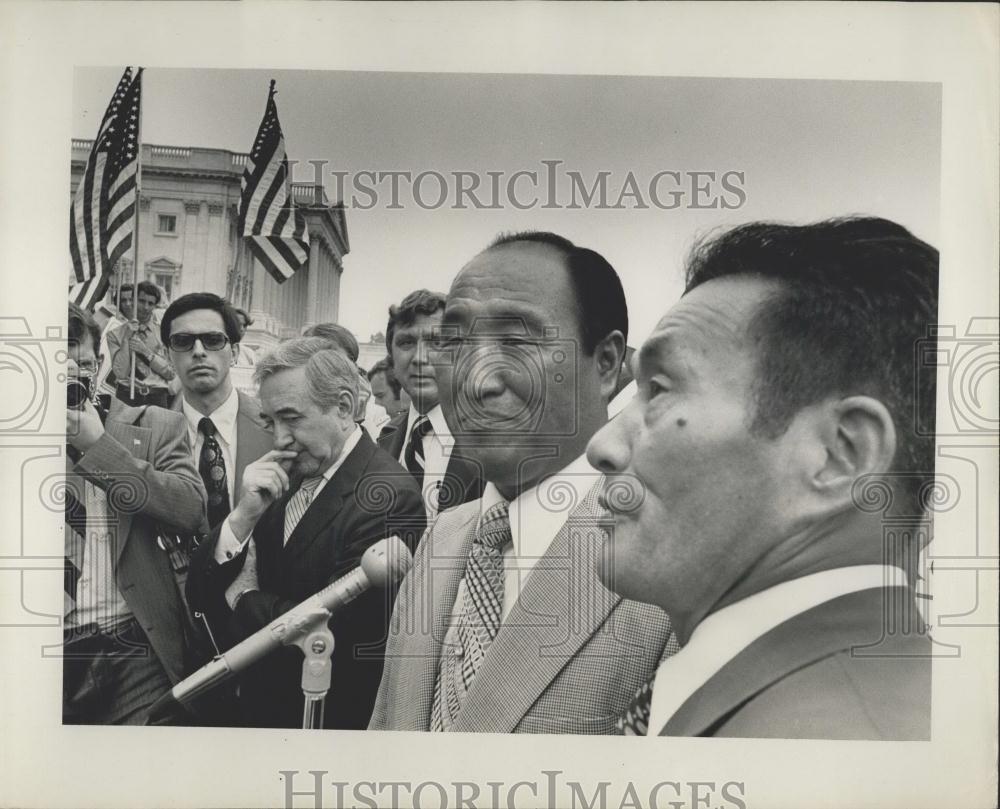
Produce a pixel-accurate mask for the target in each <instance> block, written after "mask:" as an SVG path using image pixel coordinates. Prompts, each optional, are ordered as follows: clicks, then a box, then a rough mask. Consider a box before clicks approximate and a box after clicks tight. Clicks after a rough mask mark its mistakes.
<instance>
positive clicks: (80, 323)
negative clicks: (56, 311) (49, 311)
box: [66, 301, 101, 354]
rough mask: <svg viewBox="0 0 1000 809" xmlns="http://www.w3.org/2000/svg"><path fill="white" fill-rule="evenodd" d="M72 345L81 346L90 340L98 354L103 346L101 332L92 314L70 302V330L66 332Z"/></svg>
mask: <svg viewBox="0 0 1000 809" xmlns="http://www.w3.org/2000/svg"><path fill="white" fill-rule="evenodd" d="M66 335H67V340H68V342H69V343H70V345H79V344H80V343H81V342H82V341H83V340H86V339H88V338H89V339H90V342H91V347H92V348H93V349H94V353H95V354H96V353H97V351H98V350H99V348H100V345H101V330H100V328H99V327H98V325H97V323H95V322H94V318H93V317H91V314H90V312H88V311H87V310H86V309H81V308H80V307H79V306H77V305H76V304H75V303H73V301H70V302H69V328H68V329H67V330H66Z"/></svg>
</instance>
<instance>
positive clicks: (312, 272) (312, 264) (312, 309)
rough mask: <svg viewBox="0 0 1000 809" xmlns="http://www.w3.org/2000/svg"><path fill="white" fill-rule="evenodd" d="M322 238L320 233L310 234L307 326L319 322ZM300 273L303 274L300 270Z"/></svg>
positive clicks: (307, 268) (307, 267) (307, 269)
mask: <svg viewBox="0 0 1000 809" xmlns="http://www.w3.org/2000/svg"><path fill="white" fill-rule="evenodd" d="M319 242H320V236H319V234H318V233H310V234H309V264H308V265H307V266H306V268H305V270H306V272H308V273H309V275H308V276H307V283H308V291H307V292H306V319H305V324H304V325H306V326H315V325H316V324H317V323H318V322H319V321H318V320H317V319H316V312H317V306H318V304H319V275H320V273H321V272H322V267H320V243H319ZM299 272H302V271H301V270H299Z"/></svg>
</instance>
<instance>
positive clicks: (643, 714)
mask: <svg viewBox="0 0 1000 809" xmlns="http://www.w3.org/2000/svg"><path fill="white" fill-rule="evenodd" d="M655 678H656V672H653V675H652V676H651V677H650V678H649V679H648V680H646V681H645V682H644V683H643V684H642V685H640V686H639V690H638V691H636V692H635V696H634V697H632V701H631V702H629V704H628V708H626V709H625V713H623V714H622V715H621V716H620V717H618V721H617V722H615V728H617V730H618V732H619V733H620V734H621V735H622V736H645V735H646V733H647V732H648V731H649V707H650V705H651V704H652V702H653V680H654V679H655Z"/></svg>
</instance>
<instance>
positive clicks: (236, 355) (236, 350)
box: [229, 343, 240, 367]
mask: <svg viewBox="0 0 1000 809" xmlns="http://www.w3.org/2000/svg"><path fill="white" fill-rule="evenodd" d="M230 348H232V352H233V358H232V359H231V360H230V361H229V366H230V367H233V366H235V365H236V363H237V362H239V360H240V344H239V343H233V344H232V346H230Z"/></svg>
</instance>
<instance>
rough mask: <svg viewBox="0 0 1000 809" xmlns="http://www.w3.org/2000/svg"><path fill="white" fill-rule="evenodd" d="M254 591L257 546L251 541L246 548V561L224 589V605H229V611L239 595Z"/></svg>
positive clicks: (255, 587) (256, 587) (255, 586)
mask: <svg viewBox="0 0 1000 809" xmlns="http://www.w3.org/2000/svg"><path fill="white" fill-rule="evenodd" d="M256 589H258V585H257V544H256V543H255V542H253V541H252V540H251V542H250V544H249V545H248V546H247V555H246V559H244V560H243V569H242V570H240V572H239V573H238V574H237V575H236V578H235V579H233V583H232V584H230V585H229V587H227V588H226V603H227V604H228V605H229V609H233V608H234V607H235V606H236V599H237V598H239V596H240V594H241V593H244V592H246V591H247V590H256Z"/></svg>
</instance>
